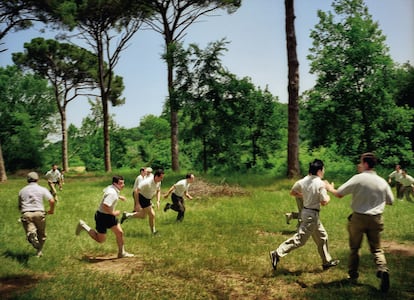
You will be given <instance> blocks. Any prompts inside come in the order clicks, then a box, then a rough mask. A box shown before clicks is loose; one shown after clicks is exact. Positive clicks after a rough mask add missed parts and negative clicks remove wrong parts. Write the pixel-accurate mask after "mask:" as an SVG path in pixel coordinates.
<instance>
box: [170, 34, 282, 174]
mask: <svg viewBox="0 0 414 300" xmlns="http://www.w3.org/2000/svg"><path fill="white" fill-rule="evenodd" d="M225 44H226V42H225V41H224V40H221V41H218V42H215V43H210V44H209V45H208V46H207V48H206V49H205V50H202V49H200V48H199V47H198V46H197V45H193V44H192V45H190V46H189V48H188V50H184V49H183V48H182V47H179V48H177V49H176V50H175V51H174V53H175V54H176V56H175V58H174V60H175V61H176V69H175V70H176V76H175V77H176V80H175V82H174V87H175V89H174V97H175V98H176V99H177V103H178V105H179V108H180V110H181V113H182V115H181V118H182V122H181V123H182V124H181V128H180V129H181V130H182V132H183V137H184V139H183V140H184V142H185V143H186V144H187V143H188V144H190V146H189V147H186V148H187V149H186V150H187V151H189V152H190V151H191V152H192V154H191V155H190V156H191V157H194V158H195V159H194V160H195V161H198V162H200V163H201V165H202V167H201V168H200V163H199V164H198V167H199V168H200V169H202V170H203V171H204V172H207V170H208V169H211V168H212V169H214V170H218V169H220V170H225V169H228V170H230V169H232V170H241V169H243V170H245V169H250V168H252V167H257V166H258V158H259V157H260V158H261V159H262V161H265V160H266V159H267V157H268V153H269V152H270V151H274V150H275V149H277V148H278V146H279V145H278V144H277V141H279V140H280V135H279V133H280V131H279V129H280V125H279V124H281V123H282V122H281V121H280V118H281V114H279V111H278V109H277V102H276V99H275V98H274V97H273V96H271V95H270V93H269V92H266V91H265V92H263V91H261V90H256V88H255V87H254V85H253V84H252V83H251V81H250V79H249V78H243V79H239V78H237V77H236V76H235V75H234V74H231V73H230V72H228V71H227V70H226V69H225V68H224V67H223V66H222V64H221V61H220V56H221V55H222V53H223V51H224V50H227V49H226V48H225ZM176 45H178V44H176ZM264 115H265V116H266V117H263V116H264Z"/></svg>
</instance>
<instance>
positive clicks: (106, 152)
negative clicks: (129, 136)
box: [102, 96, 112, 172]
mask: <svg viewBox="0 0 414 300" xmlns="http://www.w3.org/2000/svg"><path fill="white" fill-rule="evenodd" d="M102 111H103V135H104V155H105V156H104V159H105V171H106V172H112V165H111V141H110V137H109V112H108V99H107V97H105V96H104V97H102Z"/></svg>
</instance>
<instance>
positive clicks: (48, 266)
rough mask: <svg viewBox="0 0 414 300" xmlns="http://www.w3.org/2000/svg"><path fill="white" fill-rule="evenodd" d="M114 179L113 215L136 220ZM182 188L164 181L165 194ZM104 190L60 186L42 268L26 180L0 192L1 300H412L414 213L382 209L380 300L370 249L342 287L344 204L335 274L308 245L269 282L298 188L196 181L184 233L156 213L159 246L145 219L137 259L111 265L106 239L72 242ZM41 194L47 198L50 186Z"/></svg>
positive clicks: (83, 182) (131, 223)
mask: <svg viewBox="0 0 414 300" xmlns="http://www.w3.org/2000/svg"><path fill="white" fill-rule="evenodd" d="M121 175H124V176H125V177H126V187H125V189H124V190H123V192H122V194H123V195H125V196H127V197H128V201H127V202H119V203H118V206H117V209H120V210H121V211H122V210H131V208H132V198H131V192H132V185H133V180H134V177H135V174H133V173H130V174H121ZM242 177H244V175H243V176H240V178H242ZM180 178H182V176H177V175H171V174H168V173H167V174H166V177H165V180H164V182H163V185H162V190H163V192H165V191H167V189H168V188H169V187H170V186H171V185H172V184H173V183H174V182H175V181H176V180H177V179H180ZM221 180H222V179H221V178H216V181H217V182H220V181H221ZM233 180H234V178H233ZM330 180H332V179H330ZM110 182H111V177H110V176H109V175H100V176H88V175H82V176H71V175H70V174H68V175H67V176H66V184H65V185H64V190H63V191H62V192H60V193H59V197H60V201H59V202H58V204H57V207H56V210H55V214H54V215H50V216H48V217H47V233H48V240H47V242H46V244H45V247H44V251H43V253H44V255H43V257H41V258H37V257H36V256H35V250H34V249H33V248H32V247H31V245H30V244H29V243H28V242H27V241H26V239H25V234H24V230H23V228H22V225H21V224H20V223H18V221H17V220H18V217H19V212H18V210H17V194H18V191H19V190H20V189H21V188H22V187H23V186H24V185H25V184H26V182H25V178H24V177H20V178H9V180H8V181H7V182H6V183H3V184H0V199H1V201H2V209H1V210H0V217H1V218H0V220H1V221H0V222H1V228H2V232H1V237H0V253H1V256H0V264H1V268H0V285H1V286H0V299H67V300H68V299H71V300H72V299H332V298H335V299H383V298H384V299H414V284H413V282H414V250H413V249H414V221H413V216H414V203H409V202H406V201H396V203H395V205H394V206H387V207H386V211H385V214H384V218H385V231H384V233H383V241H384V250H385V252H386V257H387V260H388V263H389V267H390V271H391V273H390V275H391V277H390V278H391V288H390V291H389V293H388V294H387V295H383V294H381V293H380V292H379V291H378V287H379V280H378V279H377V278H376V276H375V272H376V270H375V266H374V263H373V259H372V256H371V254H370V253H369V251H368V245H367V243H366V240H364V242H363V248H362V249H361V265H360V280H359V282H358V284H356V285H351V284H349V283H348V282H347V280H346V278H347V256H348V252H349V251H348V244H347V238H348V235H347V232H346V227H345V226H346V217H347V216H348V214H349V213H350V208H349V203H350V198H349V197H346V198H342V199H336V198H333V199H332V202H331V203H330V204H329V205H328V206H327V207H324V208H323V210H322V212H321V219H322V221H323V223H324V225H325V227H326V229H327V231H328V234H329V242H330V244H329V245H330V252H331V255H332V256H333V257H334V258H338V259H340V260H341V263H340V265H339V266H338V267H336V268H333V269H330V270H328V271H322V267H321V261H320V258H319V256H318V254H317V250H316V246H315V244H314V243H313V241H311V240H310V241H309V242H308V243H307V244H306V245H305V246H304V247H302V248H300V249H298V250H296V251H294V252H292V253H290V254H289V255H288V256H286V257H284V258H283V259H282V260H281V262H280V265H279V266H278V270H277V271H276V272H273V271H272V268H271V265H270V261H269V257H268V252H269V250H274V249H275V248H276V247H277V246H278V245H279V244H280V243H281V242H283V241H284V240H285V239H287V238H288V237H290V236H291V235H292V234H293V233H294V231H295V222H294V221H293V222H291V224H290V225H288V224H286V221H285V218H284V213H285V212H288V211H292V210H295V206H296V204H295V200H294V198H292V197H290V196H289V193H288V192H289V188H290V187H291V185H292V184H293V181H289V180H275V179H272V178H266V177H261V176H256V177H254V178H244V179H243V182H240V183H239V184H240V185H238V186H237V187H234V186H218V187H217V186H215V188H214V189H212V188H211V186H210V188H209V189H207V188H206V187H205V186H203V184H200V181H198V185H197V184H195V185H194V187H193V190H190V193H191V194H192V195H193V196H195V199H194V200H192V201H189V200H187V201H186V207H187V211H186V215H185V219H184V221H183V222H182V223H176V222H175V218H176V213H175V212H173V211H167V212H163V210H162V208H163V207H164V205H165V203H166V200H164V199H163V200H162V203H161V209H159V210H157V211H156V228H157V230H158V231H159V235H156V236H152V235H151V234H150V231H149V226H148V220H147V219H146V220H138V219H133V220H128V221H126V222H125V223H124V224H123V225H122V227H123V229H124V232H125V243H126V250H127V251H128V252H131V253H134V254H135V257H133V258H125V259H116V253H117V248H116V242H115V239H114V236H113V234H112V232H108V238H107V241H106V242H105V243H104V244H98V243H96V242H95V241H93V240H92V239H90V238H89V237H88V235H87V234H86V233H85V232H82V233H81V235H79V236H75V228H76V225H77V223H78V220H79V219H83V220H85V221H86V222H87V223H88V224H90V225H92V226H94V219H93V216H94V212H95V210H96V208H97V206H98V204H99V202H100V198H101V195H102V189H103V188H104V187H105V186H107V185H108V184H110ZM205 182H206V181H204V183H205ZM40 184H41V185H43V186H46V181H45V180H41V182H40ZM336 184H337V185H339V182H337V183H336ZM212 191H213V192H212ZM217 193H220V194H219V195H218V194H217Z"/></svg>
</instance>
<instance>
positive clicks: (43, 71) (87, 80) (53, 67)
mask: <svg viewBox="0 0 414 300" xmlns="http://www.w3.org/2000/svg"><path fill="white" fill-rule="evenodd" d="M24 47H25V49H26V50H25V52H24V53H13V61H14V63H15V64H16V65H18V66H20V67H25V68H29V69H31V70H33V71H34V72H35V73H36V74H38V75H40V76H41V77H43V78H46V79H48V80H49V82H50V83H51V85H52V87H53V89H54V94H55V101H56V105H57V109H58V111H59V114H60V126H61V136H62V149H61V150H62V152H61V161H62V167H63V169H64V170H68V169H69V160H68V138H67V125H66V107H67V105H68V104H69V103H70V102H71V101H72V100H74V99H76V98H77V97H78V96H80V95H85V94H84V92H83V90H85V89H93V88H94V86H96V81H97V78H96V71H95V70H96V68H97V58H96V56H95V55H93V54H92V53H91V52H89V51H87V50H85V49H83V48H80V47H77V46H74V45H71V44H65V43H59V42H58V41H56V40H44V39H43V38H35V39H32V41H31V42H30V43H25V44H24Z"/></svg>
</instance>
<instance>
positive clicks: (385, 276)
mask: <svg viewBox="0 0 414 300" xmlns="http://www.w3.org/2000/svg"><path fill="white" fill-rule="evenodd" d="M377 277H378V278H380V279H381V285H380V289H381V292H383V293H386V292H388V290H389V289H390V274H389V273H388V272H387V271H378V272H377Z"/></svg>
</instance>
